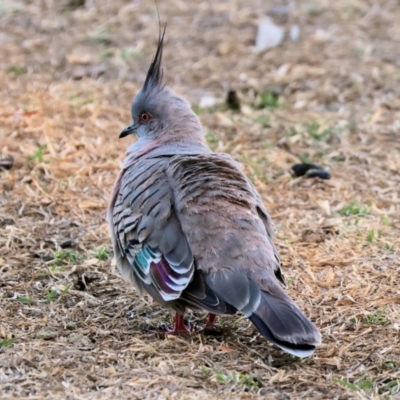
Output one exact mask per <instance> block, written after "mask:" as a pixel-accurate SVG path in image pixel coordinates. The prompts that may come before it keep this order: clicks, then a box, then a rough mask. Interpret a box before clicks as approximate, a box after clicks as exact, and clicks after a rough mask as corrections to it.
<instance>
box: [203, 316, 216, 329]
mask: <svg viewBox="0 0 400 400" xmlns="http://www.w3.org/2000/svg"><path fill="white" fill-rule="evenodd" d="M216 320H217V316H216V315H215V314H212V313H210V314H208V321H207V323H206V327H207V328H213V327H215V321H216Z"/></svg>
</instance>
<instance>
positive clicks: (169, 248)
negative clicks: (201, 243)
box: [109, 157, 194, 301]
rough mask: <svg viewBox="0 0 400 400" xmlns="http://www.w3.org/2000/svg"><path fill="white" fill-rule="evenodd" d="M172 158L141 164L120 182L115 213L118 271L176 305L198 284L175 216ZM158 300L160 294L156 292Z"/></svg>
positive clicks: (112, 215)
mask: <svg viewBox="0 0 400 400" xmlns="http://www.w3.org/2000/svg"><path fill="white" fill-rule="evenodd" d="M168 161H169V158H168V157H160V158H153V159H141V160H138V161H136V162H135V163H134V164H133V165H131V166H130V168H129V169H127V170H126V171H125V172H124V173H123V175H122V176H121V177H120V179H119V182H117V188H116V190H115V195H114V198H113V199H112V204H111V206H110V211H109V224H110V230H111V235H112V238H113V244H114V251H115V255H116V260H117V265H118V268H119V270H120V272H121V273H122V275H123V276H124V277H125V278H127V279H128V280H131V281H132V282H133V283H135V284H136V286H138V287H139V288H146V286H150V287H152V289H156V291H157V292H158V293H159V296H156V297H160V296H161V298H162V299H163V300H164V301H171V300H175V299H177V298H179V297H180V294H181V292H182V291H183V290H184V289H185V288H186V287H187V286H188V284H189V283H190V282H191V280H192V278H193V272H194V265H193V256H192V253H191V251H190V248H189V245H188V243H187V240H186V237H185V235H184V233H183V232H182V229H181V226H180V223H179V221H178V220H177V218H176V216H175V214H174V211H173V195H172V191H171V189H170V186H169V184H168V178H167V176H166V173H165V171H166V166H167V165H168ZM151 292H152V294H154V290H152V291H151Z"/></svg>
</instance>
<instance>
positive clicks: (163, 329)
mask: <svg viewBox="0 0 400 400" xmlns="http://www.w3.org/2000/svg"><path fill="white" fill-rule="evenodd" d="M187 322H188V325H186V324H185V320H184V318H183V315H180V314H176V316H175V320H174V327H173V328H172V329H171V328H170V327H169V326H168V325H167V324H161V325H160V326H159V329H158V330H157V331H156V332H155V333H156V335H157V336H159V337H163V338H165V337H166V336H168V335H177V336H187V335H190V332H191V324H190V322H189V321H187Z"/></svg>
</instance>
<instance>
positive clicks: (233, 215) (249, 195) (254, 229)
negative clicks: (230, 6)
mask: <svg viewBox="0 0 400 400" xmlns="http://www.w3.org/2000/svg"><path fill="white" fill-rule="evenodd" d="M165 31H166V25H165V27H164V30H163V32H162V33H161V30H160V34H159V39H158V45H157V50H156V53H155V56H154V58H153V60H152V62H151V65H150V67H149V69H148V71H147V75H146V78H145V81H144V84H143V86H142V87H141V89H140V91H139V92H138V93H137V95H136V97H135V98H134V99H133V101H132V105H131V114H132V121H133V122H132V123H131V124H130V125H129V126H127V127H126V128H125V129H123V130H122V132H121V133H120V135H119V137H120V138H124V137H126V136H128V135H131V134H136V136H137V140H136V141H135V142H134V143H133V144H130V145H129V146H128V148H127V152H126V157H125V159H124V161H123V162H122V165H121V170H120V172H119V174H118V176H117V178H116V181H115V184H114V187H113V189H112V192H111V197H110V202H109V207H108V211H107V221H108V225H109V230H110V236H111V241H112V246H113V251H114V257H115V261H116V265H117V268H118V270H119V272H120V274H121V275H122V277H123V278H124V279H125V280H127V281H128V282H129V283H131V284H133V285H134V286H135V287H136V289H137V290H138V291H139V292H141V293H142V294H148V295H150V296H151V298H152V299H153V300H154V301H156V302H157V303H159V304H160V305H162V306H164V307H166V308H168V309H170V310H172V311H173V312H175V319H174V327H173V329H170V330H169V333H170V334H182V333H184V332H188V331H189V327H188V326H186V323H185V320H184V314H185V311H186V310H187V309H188V308H191V309H199V310H202V311H205V312H208V313H209V318H208V323H209V324H214V323H215V320H216V316H217V315H223V314H226V315H234V314H236V313H237V312H240V313H242V314H243V315H244V316H245V317H247V318H248V319H249V320H250V321H251V322H252V324H253V325H254V326H255V328H256V329H257V330H258V331H259V333H261V335H262V336H264V337H265V338H266V339H268V340H269V341H271V342H272V343H273V344H275V345H276V346H278V347H279V348H280V349H282V350H283V351H285V352H287V353H289V354H292V355H295V356H298V357H308V356H310V355H312V354H313V353H314V351H315V349H316V347H317V346H318V345H319V344H320V343H321V335H320V332H319V331H318V329H317V328H316V326H315V325H314V324H313V323H312V322H311V321H310V320H309V319H308V318H307V317H306V316H305V315H304V314H303V312H302V311H301V310H300V309H299V307H298V306H297V305H296V304H295V303H294V302H293V300H292V299H291V298H290V297H289V296H288V294H287V293H286V291H285V290H284V289H285V287H286V284H285V280H284V276H283V273H282V270H281V263H280V259H279V256H278V252H277V249H276V247H275V245H274V243H273V237H274V231H273V225H272V220H271V217H270V215H269V214H268V212H267V210H266V209H265V206H264V204H263V202H262V199H261V197H260V195H259V194H258V192H257V190H256V189H255V187H254V186H253V184H252V183H251V181H250V180H249V178H248V177H247V176H246V175H245V173H244V172H243V169H242V167H241V165H240V164H239V163H237V162H236V161H235V160H234V159H233V158H232V157H231V156H230V155H228V154H223V153H215V152H213V151H211V150H210V148H209V147H208V146H207V143H206V140H205V135H204V132H203V128H202V125H201V122H200V120H199V118H198V116H197V115H196V114H195V113H194V111H193V110H192V108H191V106H190V104H189V102H188V101H186V100H185V99H184V98H183V97H182V96H180V95H177V94H176V93H175V92H174V91H173V90H172V89H171V88H170V87H169V86H168V85H166V83H165V82H164V79H163V69H162V54H163V47H164V37H165Z"/></svg>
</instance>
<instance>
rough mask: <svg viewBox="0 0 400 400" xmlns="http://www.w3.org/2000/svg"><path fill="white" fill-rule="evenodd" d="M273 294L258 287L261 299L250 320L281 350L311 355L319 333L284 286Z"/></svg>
mask: <svg viewBox="0 0 400 400" xmlns="http://www.w3.org/2000/svg"><path fill="white" fill-rule="evenodd" d="M276 294H278V293H276ZM276 294H271V293H267V292H264V291H263V290H261V299H260V303H259V305H258V307H257V309H256V310H255V311H253V313H252V314H251V315H250V316H249V319H250V321H251V322H252V323H253V324H254V325H255V327H256V328H257V329H258V330H259V331H260V333H261V334H262V335H263V336H265V337H266V338H267V339H268V340H270V341H271V342H272V343H274V344H276V345H277V346H278V347H280V348H281V349H282V350H284V351H286V352H288V353H290V354H293V355H294V356H297V357H308V356H310V355H312V354H313V353H314V350H315V346H317V345H319V344H320V343H321V334H320V333H319V331H318V330H317V328H316V327H315V325H314V324H313V323H312V322H311V321H309V320H308V318H307V317H306V316H305V315H304V314H303V313H302V312H301V311H300V309H299V308H298V307H297V306H296V305H295V304H294V303H293V301H292V300H291V299H290V298H289V296H287V295H286V293H284V292H283V290H282V292H281V293H279V294H278V296H277V295H276Z"/></svg>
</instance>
